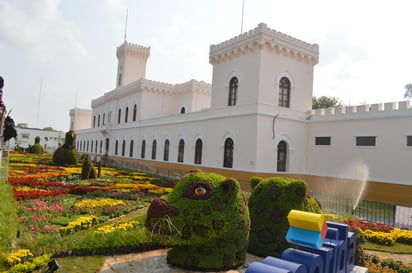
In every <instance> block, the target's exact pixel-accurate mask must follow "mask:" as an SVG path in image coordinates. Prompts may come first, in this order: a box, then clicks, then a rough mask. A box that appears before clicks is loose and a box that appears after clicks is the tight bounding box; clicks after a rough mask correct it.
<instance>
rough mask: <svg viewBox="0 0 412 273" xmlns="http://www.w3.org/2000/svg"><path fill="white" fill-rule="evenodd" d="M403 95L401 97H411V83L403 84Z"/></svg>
mask: <svg viewBox="0 0 412 273" xmlns="http://www.w3.org/2000/svg"><path fill="white" fill-rule="evenodd" d="M405 89H406V92H405V95H403V98H404V99H406V98H412V83H408V84H407V85H405Z"/></svg>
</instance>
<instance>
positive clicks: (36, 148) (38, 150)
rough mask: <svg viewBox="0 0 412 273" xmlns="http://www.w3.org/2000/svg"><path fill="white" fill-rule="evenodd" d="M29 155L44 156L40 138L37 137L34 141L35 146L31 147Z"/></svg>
mask: <svg viewBox="0 0 412 273" xmlns="http://www.w3.org/2000/svg"><path fill="white" fill-rule="evenodd" d="M29 153H31V154H42V153H43V148H42V147H41V145H40V137H39V136H36V138H35V139H34V145H33V146H30V147H29Z"/></svg>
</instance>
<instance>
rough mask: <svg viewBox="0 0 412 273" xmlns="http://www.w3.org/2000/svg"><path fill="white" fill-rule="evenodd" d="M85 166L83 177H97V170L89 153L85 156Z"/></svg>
mask: <svg viewBox="0 0 412 273" xmlns="http://www.w3.org/2000/svg"><path fill="white" fill-rule="evenodd" d="M82 158H83V160H84V162H83V167H82V179H93V178H96V176H97V175H96V170H95V169H94V168H93V163H92V162H91V161H90V158H89V156H88V155H84V156H83V157H82Z"/></svg>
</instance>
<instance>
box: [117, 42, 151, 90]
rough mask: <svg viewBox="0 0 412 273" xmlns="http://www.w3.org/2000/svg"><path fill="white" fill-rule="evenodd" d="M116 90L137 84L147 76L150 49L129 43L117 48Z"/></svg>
mask: <svg viewBox="0 0 412 273" xmlns="http://www.w3.org/2000/svg"><path fill="white" fill-rule="evenodd" d="M116 56H117V60H118V65H117V78H116V88H118V87H122V86H125V85H127V84H129V83H131V82H135V81H137V80H140V79H142V78H145V76H146V62H147V59H148V58H149V56H150V47H144V46H141V45H137V44H132V43H129V42H127V41H124V43H123V44H122V45H121V46H119V47H118V48H117V52H116Z"/></svg>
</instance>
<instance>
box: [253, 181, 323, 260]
mask: <svg viewBox="0 0 412 273" xmlns="http://www.w3.org/2000/svg"><path fill="white" fill-rule="evenodd" d="M251 185H252V188H253V192H252V194H251V196H250V198H249V211H250V220H251V230H250V237H249V241H250V243H249V249H248V251H249V252H250V253H252V254H255V255H258V256H262V257H265V256H269V255H270V256H277V257H279V256H280V255H281V253H282V252H283V251H284V250H285V249H286V248H288V247H289V244H288V242H287V241H286V239H285V237H286V233H287V231H288V229H289V223H288V220H287V215H288V213H289V211H290V210H291V209H297V210H304V211H310V212H315V213H320V211H321V210H320V206H319V204H318V202H317V201H316V200H315V199H313V198H311V197H309V196H308V195H307V186H306V183H305V182H304V181H303V180H297V179H288V178H282V177H272V178H267V179H261V178H257V177H254V178H252V180H251Z"/></svg>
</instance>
